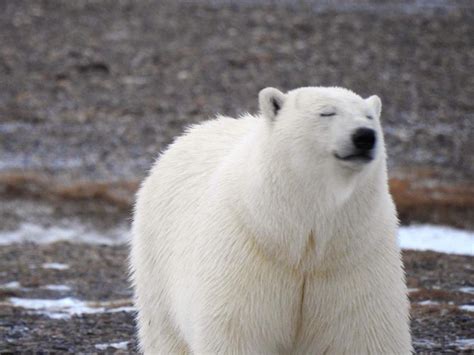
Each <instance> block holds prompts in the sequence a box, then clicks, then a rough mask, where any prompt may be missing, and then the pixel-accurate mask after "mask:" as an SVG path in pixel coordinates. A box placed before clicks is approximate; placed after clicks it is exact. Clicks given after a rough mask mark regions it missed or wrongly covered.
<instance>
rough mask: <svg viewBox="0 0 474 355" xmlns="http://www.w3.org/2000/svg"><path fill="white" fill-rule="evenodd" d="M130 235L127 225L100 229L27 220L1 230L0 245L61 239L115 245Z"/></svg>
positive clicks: (46, 242) (41, 242) (76, 224)
mask: <svg viewBox="0 0 474 355" xmlns="http://www.w3.org/2000/svg"><path fill="white" fill-rule="evenodd" d="M128 236H129V230H128V227H126V226H119V227H116V228H114V229H109V230H107V231H98V230H94V229H93V228H91V227H86V226H85V225H83V224H80V223H77V222H69V223H66V224H65V225H61V226H43V225H40V224H34V223H29V222H25V223H23V224H21V225H20V227H19V228H18V229H16V230H13V231H1V232H0V245H8V244H13V243H22V242H33V243H37V244H48V243H54V242H60V241H66V242H72V243H86V244H106V245H115V244H122V243H125V242H126V241H127V240H128Z"/></svg>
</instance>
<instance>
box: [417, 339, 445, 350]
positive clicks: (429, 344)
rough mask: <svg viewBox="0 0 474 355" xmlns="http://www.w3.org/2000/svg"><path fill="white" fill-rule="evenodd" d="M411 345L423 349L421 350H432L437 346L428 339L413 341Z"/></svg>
mask: <svg viewBox="0 0 474 355" xmlns="http://www.w3.org/2000/svg"><path fill="white" fill-rule="evenodd" d="M413 345H416V346H419V347H423V348H433V347H435V346H438V345H439V344H436V343H435V342H433V341H431V340H429V339H418V340H413Z"/></svg>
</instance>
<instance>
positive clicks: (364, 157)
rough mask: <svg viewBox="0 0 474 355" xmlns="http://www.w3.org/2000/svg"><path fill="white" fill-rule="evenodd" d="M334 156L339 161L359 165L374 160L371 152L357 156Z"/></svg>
mask: <svg viewBox="0 0 474 355" xmlns="http://www.w3.org/2000/svg"><path fill="white" fill-rule="evenodd" d="M334 156H335V157H336V158H337V159H339V160H343V161H352V162H357V163H368V162H370V161H371V160H373V159H374V157H373V155H372V153H371V152H359V153H355V154H349V155H346V156H340V155H339V154H337V153H334Z"/></svg>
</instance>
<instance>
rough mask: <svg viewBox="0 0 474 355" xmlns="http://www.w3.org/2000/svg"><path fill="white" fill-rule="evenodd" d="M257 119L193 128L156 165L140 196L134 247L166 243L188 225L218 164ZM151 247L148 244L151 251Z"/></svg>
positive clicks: (221, 119) (227, 120)
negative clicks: (139, 241) (144, 239)
mask: <svg viewBox="0 0 474 355" xmlns="http://www.w3.org/2000/svg"><path fill="white" fill-rule="evenodd" d="M258 120H259V118H258V117H254V116H251V115H247V116H245V117H242V118H239V119H234V118H230V117H218V118H216V119H214V120H210V121H206V122H203V123H201V124H197V125H194V126H191V127H190V128H189V129H187V130H186V132H185V133H184V134H183V135H182V136H180V137H178V138H177V139H176V140H175V141H174V142H173V143H172V144H171V145H170V146H169V147H168V148H167V149H166V150H165V151H164V152H163V153H162V155H161V156H160V157H159V159H158V160H157V161H156V163H155V164H154V166H153V168H152V169H151V172H150V174H149V176H148V178H147V179H146V180H145V181H144V183H143V185H142V187H141V188H140V190H139V192H138V195H137V203H136V209H135V211H136V213H135V218H134V226H133V234H134V243H136V242H138V241H137V240H136V239H138V238H147V239H149V238H152V239H154V240H155V241H156V239H162V238H165V236H167V235H170V234H172V233H170V232H171V231H172V230H174V231H176V227H180V226H178V225H179V224H186V220H185V219H186V217H187V216H188V213H190V214H194V213H195V212H196V206H197V204H199V200H200V199H201V198H203V195H204V193H205V191H206V189H207V188H208V182H209V180H210V179H211V176H212V175H213V174H214V172H215V171H216V169H217V167H218V166H219V164H220V163H221V162H222V161H223V159H224V158H225V157H226V156H227V155H228V154H229V153H230V152H231V151H232V149H233V148H234V147H235V146H236V144H237V143H238V142H239V141H240V140H241V139H242V138H243V137H244V136H245V135H247V134H248V133H249V132H250V131H251V130H252V128H253V127H255V126H256V125H257V122H258ZM149 242H151V241H150V240H148V241H147V242H146V243H144V244H146V245H147V246H150V244H149ZM161 242H163V240H161ZM153 244H154V243H153Z"/></svg>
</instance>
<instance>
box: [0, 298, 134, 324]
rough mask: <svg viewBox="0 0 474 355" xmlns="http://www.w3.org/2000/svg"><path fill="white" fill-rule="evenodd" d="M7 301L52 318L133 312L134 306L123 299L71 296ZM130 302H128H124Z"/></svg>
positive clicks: (10, 299)
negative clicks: (102, 300) (96, 300)
mask: <svg viewBox="0 0 474 355" xmlns="http://www.w3.org/2000/svg"><path fill="white" fill-rule="evenodd" d="M9 302H10V303H11V304H12V305H13V306H14V307H21V308H25V309H28V310H31V311H33V312H34V313H36V314H41V315H44V316H47V317H49V318H52V319H69V318H70V317H71V316H74V315H81V314H94V313H116V312H134V311H135V308H134V307H131V306H119V307H118V305H123V304H124V301H123V300H119V301H104V302H87V301H82V300H79V299H77V298H73V297H65V298H60V299H56V300H51V299H31V298H30V299H28V298H17V297H11V298H9ZM126 303H130V302H128V301H127V302H126Z"/></svg>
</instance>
